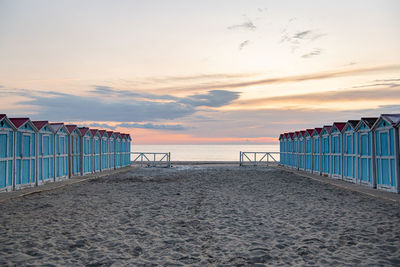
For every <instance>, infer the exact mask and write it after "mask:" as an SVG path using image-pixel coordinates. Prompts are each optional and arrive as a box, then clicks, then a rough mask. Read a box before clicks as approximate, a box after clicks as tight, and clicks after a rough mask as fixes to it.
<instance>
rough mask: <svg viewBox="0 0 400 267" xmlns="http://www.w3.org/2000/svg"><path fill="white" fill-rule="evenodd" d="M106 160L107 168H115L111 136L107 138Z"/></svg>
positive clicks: (113, 144)
mask: <svg viewBox="0 0 400 267" xmlns="http://www.w3.org/2000/svg"><path fill="white" fill-rule="evenodd" d="M108 162H109V168H110V169H115V139H114V137H113V136H112V137H110V139H109V140H108Z"/></svg>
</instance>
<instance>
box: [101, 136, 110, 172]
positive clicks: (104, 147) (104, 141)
mask: <svg viewBox="0 0 400 267" xmlns="http://www.w3.org/2000/svg"><path fill="white" fill-rule="evenodd" d="M99 134H100V138H101V148H100V151H101V164H100V166H101V167H100V168H101V170H102V171H103V170H108V169H109V164H108V146H109V145H108V134H107V131H106V130H100V131H99Z"/></svg>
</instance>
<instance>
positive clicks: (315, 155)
mask: <svg viewBox="0 0 400 267" xmlns="http://www.w3.org/2000/svg"><path fill="white" fill-rule="evenodd" d="M321 133H322V128H315V129H314V130H313V132H312V134H311V136H312V161H313V164H312V172H313V173H317V174H319V175H321V173H322V172H321V171H322V154H321V153H322V136H321Z"/></svg>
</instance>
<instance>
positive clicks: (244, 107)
mask: <svg viewBox="0 0 400 267" xmlns="http://www.w3.org/2000/svg"><path fill="white" fill-rule="evenodd" d="M289 7H290V8H289ZM398 10H400V2H399V1H397V0H387V1H379V0H367V1H334V2H329V1H279V3H278V2H276V1H247V2H246V1H218V2H215V1H123V0H121V1H115V2H111V1H75V0H72V1H50V0H39V1H11V0H5V1H0V35H1V42H0V105H1V110H0V113H6V114H7V115H8V116H9V117H13V116H29V117H31V118H32V119H35V120H36V119H37V120H50V121H63V122H68V123H76V124H79V125H87V126H89V127H92V128H102V129H109V130H116V131H121V132H127V133H130V134H131V135H132V137H133V143H134V144H260V143H261V144H264V143H265V144H269V143H274V142H277V137H278V135H279V134H280V133H281V132H284V131H291V130H294V129H302V128H312V127H317V126H321V125H324V124H329V123H332V122H333V121H342V120H347V119H359V118H360V117H361V116H363V117H365V116H378V115H379V114H381V113H391V112H397V113H398V112H399V110H400V105H399V103H400V64H399V62H400V53H399V47H400V34H399V30H398V29H399V28H400V20H399V19H398Z"/></svg>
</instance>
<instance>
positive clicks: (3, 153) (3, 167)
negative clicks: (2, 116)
mask: <svg viewBox="0 0 400 267" xmlns="http://www.w3.org/2000/svg"><path fill="white" fill-rule="evenodd" d="M7 147H8V142H7V134H3V133H1V134H0V188H5V187H6V186H7V170H8V168H7V155H8V153H7Z"/></svg>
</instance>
